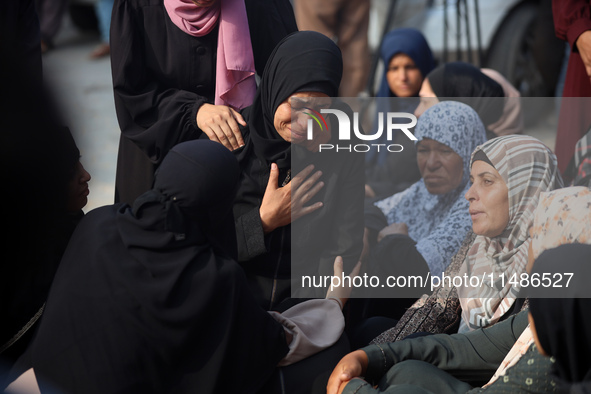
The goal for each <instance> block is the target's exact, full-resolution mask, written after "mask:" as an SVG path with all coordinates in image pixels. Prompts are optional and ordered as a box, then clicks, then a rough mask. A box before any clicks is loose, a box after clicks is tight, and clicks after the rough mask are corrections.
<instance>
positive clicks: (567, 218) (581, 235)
mask: <svg viewBox="0 0 591 394" xmlns="http://www.w3.org/2000/svg"><path fill="white" fill-rule="evenodd" d="M531 239H532V241H531V242H532V252H533V254H534V258H536V259H537V258H538V257H539V256H540V254H542V252H543V251H544V250H547V249H552V248H555V247H557V246H560V245H564V244H571V243H584V244H591V190H589V189H588V188H586V187H567V188H564V189H558V190H554V191H551V192H544V193H541V194H540V204H539V205H538V206H537V207H536V210H535V214H534V224H533V227H532V230H531ZM533 341H534V340H533V333H532V331H531V329H530V328H529V326H527V327H526V329H525V330H524V331H523V333H522V334H521V336H520V337H519V338H518V339H517V342H515V345H513V347H512V348H511V350H510V351H509V353H508V354H507V356H505V359H504V360H503V362H502V363H501V365H500V366H499V368H498V369H497V371H496V372H495V374H494V376H493V377H492V379H491V380H490V381H489V382H488V383H487V384H486V386H487V385H489V384H491V383H492V382H494V381H495V380H496V379H497V378H498V377H499V376H503V375H504V374H505V372H506V371H507V369H509V368H510V367H512V366H513V365H515V364H516V363H517V361H519V359H520V358H521V356H522V355H524V354H525V352H527V349H528V348H529V347H530V345H531V344H532V343H533ZM486 386H484V387H486Z"/></svg>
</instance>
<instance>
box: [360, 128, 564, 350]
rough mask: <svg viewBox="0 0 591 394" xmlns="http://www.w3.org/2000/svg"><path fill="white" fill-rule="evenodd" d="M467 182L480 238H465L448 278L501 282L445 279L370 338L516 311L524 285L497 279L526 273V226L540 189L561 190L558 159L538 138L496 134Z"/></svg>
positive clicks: (454, 327) (482, 321)
mask: <svg viewBox="0 0 591 394" xmlns="http://www.w3.org/2000/svg"><path fill="white" fill-rule="evenodd" d="M516 170H519V171H516ZM470 180H471V182H472V186H471V187H470V189H469V190H468V192H467V193H466V195H465V198H466V199H467V200H468V201H469V203H470V208H469V213H470V216H471V218H472V231H473V232H474V233H475V235H476V236H475V237H474V236H473V235H472V234H470V235H469V236H468V237H467V239H466V240H465V242H464V244H463V245H462V247H461V248H460V251H459V252H458V253H457V254H456V255H455V256H454V258H453V259H452V263H451V264H450V265H449V267H448V269H447V270H446V271H445V275H446V276H447V277H451V278H453V277H463V276H464V274H466V275H468V276H469V277H470V276H478V277H480V278H482V277H484V276H486V275H491V274H492V275H493V277H494V278H497V279H496V280H495V281H494V283H487V282H484V285H483V286H482V288H479V289H470V288H467V287H458V288H456V287H455V286H453V284H450V283H449V281H447V282H443V283H441V284H440V285H439V286H437V287H436V288H435V290H434V291H433V293H432V294H431V295H429V296H428V295H424V296H423V297H421V299H419V300H417V302H415V304H414V305H413V306H412V307H410V308H409V309H408V310H407V311H406V312H405V313H404V315H403V316H402V317H401V318H400V319H399V321H398V323H396V326H394V327H392V328H390V329H388V330H386V331H384V332H383V333H382V334H380V335H378V336H377V337H376V338H374V340H373V341H372V343H385V342H394V341H396V340H400V339H403V338H405V337H406V336H408V335H411V334H413V333H418V332H430V333H440V332H445V333H454V332H457V331H458V330H460V332H465V331H469V330H474V329H478V328H480V327H486V326H489V325H492V324H494V323H496V322H497V321H499V320H500V319H502V318H505V317H506V316H507V315H508V314H511V313H515V312H517V311H519V309H520V305H519V302H516V301H518V296H517V295H518V293H519V287H518V286H517V287H515V286H511V284H509V283H508V281H504V282H502V281H501V279H500V278H501V277H502V276H504V277H505V278H507V277H511V276H512V275H514V274H516V275H520V274H521V273H523V272H524V270H525V265H526V262H527V251H528V248H529V243H530V242H531V239H530V236H529V229H530V227H531V226H532V222H533V211H534V210H535V208H536V206H537V205H538V202H539V198H540V193H542V192H546V191H551V190H554V189H557V188H561V187H562V178H561V177H560V174H559V173H558V172H557V167H556V156H555V155H554V154H553V153H552V152H551V151H550V149H549V148H548V147H546V146H545V145H544V144H542V143H541V142H540V141H539V140H537V139H536V138H534V137H530V136H518V135H510V136H503V137H498V138H495V139H492V140H489V141H487V142H486V143H485V144H483V145H482V146H479V147H478V148H477V149H476V151H475V152H474V153H473V155H472V161H471V174H470ZM491 284H492V286H490V285H491Z"/></svg>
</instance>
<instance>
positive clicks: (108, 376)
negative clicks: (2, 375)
mask: <svg viewBox="0 0 591 394" xmlns="http://www.w3.org/2000/svg"><path fill="white" fill-rule="evenodd" d="M237 179H238V166H237V164H236V161H235V160H234V158H233V157H232V155H231V153H230V152H229V151H228V150H227V149H226V148H224V147H223V146H222V145H220V144H218V143H215V142H209V141H198V142H197V141H193V142H188V143H184V144H181V145H179V146H177V147H175V148H173V149H172V150H171V153H170V154H169V155H168V156H167V158H166V159H165V160H164V161H163V163H162V165H161V167H160V169H159V172H158V174H157V176H156V181H155V186H154V189H153V190H152V191H149V192H147V193H145V194H143V195H142V196H141V197H140V198H138V199H137V200H136V202H135V203H134V205H133V207H131V206H129V205H126V204H116V205H113V206H107V207H103V208H99V209H95V210H93V211H91V212H90V213H89V214H88V215H87V216H86V217H85V218H84V219H83V220H82V222H81V223H80V225H79V227H78V228H77V230H76V232H75V233H74V235H73V237H72V241H71V243H70V245H69V247H68V249H67V250H66V253H65V255H64V258H63V260H62V264H61V266H60V269H59V271H58V273H57V275H56V278H55V281H54V285H53V287H52V289H51V292H50V296H49V299H48V302H47V306H46V309H45V313H44V315H43V319H42V322H41V326H40V329H39V332H38V336H37V338H36V339H35V341H34V343H33V345H32V348H31V349H30V351H31V352H32V353H31V355H32V366H33V368H34V370H35V373H36V375H37V379H38V380H39V382H40V385H41V389H42V390H43V389H44V388H45V387H51V386H55V387H57V388H59V389H62V390H64V391H66V392H72V393H114V392H134V393H139V392H141V393H164V392H199V393H238V392H240V393H250V392H256V391H257V390H258V389H259V388H260V387H261V386H262V385H263V384H264V383H265V381H266V380H267V379H268V378H269V377H270V376H271V374H272V373H273V372H274V371H275V368H276V365H277V363H278V361H279V360H281V359H282V358H283V357H284V356H285V355H286V354H287V352H288V347H287V344H286V340H285V334H284V329H283V327H282V326H281V325H280V324H279V323H277V322H276V321H275V320H274V319H273V317H272V316H271V315H270V314H268V313H267V312H266V311H264V310H263V309H261V308H259V307H258V306H257V305H256V303H255V302H254V300H253V298H252V295H251V293H250V292H249V289H248V286H247V285H246V281H245V278H244V275H243V272H242V270H241V268H240V267H239V266H238V265H237V264H236V263H235V262H234V258H235V250H236V249H235V241H234V239H233V234H234V233H233V227H232V226H233V220H232V213H231V210H230V207H231V201H232V198H233V195H234V192H235V186H236V181H237Z"/></svg>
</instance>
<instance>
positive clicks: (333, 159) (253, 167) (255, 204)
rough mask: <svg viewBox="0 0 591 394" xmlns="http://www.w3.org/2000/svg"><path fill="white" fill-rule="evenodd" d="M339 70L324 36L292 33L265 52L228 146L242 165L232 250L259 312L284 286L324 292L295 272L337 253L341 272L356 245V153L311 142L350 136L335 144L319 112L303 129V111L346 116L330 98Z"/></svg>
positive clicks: (319, 269)
mask: <svg viewBox="0 0 591 394" xmlns="http://www.w3.org/2000/svg"><path fill="white" fill-rule="evenodd" d="M342 69H343V64H342V57H341V53H340V50H339V48H338V47H337V45H336V44H335V43H334V42H333V41H332V40H330V39H329V38H327V37H326V36H324V35H322V34H320V33H317V32H312V31H302V32H296V33H293V34H291V35H289V36H287V37H286V38H285V39H284V40H283V41H281V42H280V43H279V45H278V46H277V47H276V48H275V50H274V52H273V53H272V54H271V56H270V57H269V61H268V62H267V65H266V67H265V72H264V73H263V76H262V79H261V82H260V85H259V88H258V90H257V94H256V96H255V99H254V102H253V104H252V106H250V107H247V108H246V109H245V110H244V111H243V112H242V114H243V116H244V119H245V120H246V123H247V124H248V126H246V127H243V128H242V129H241V131H242V135H243V138H244V142H245V146H244V147H243V148H240V149H238V150H236V151H234V153H235V154H236V155H237V157H238V160H239V163H240V167H241V169H242V175H241V178H240V187H239V189H238V195H237V198H236V201H235V204H234V216H235V218H236V232H237V240H238V257H239V262H240V263H241V264H242V266H243V268H244V270H245V271H246V273H247V276H248V278H249V280H250V282H251V284H252V288H253V291H254V292H255V296H256V297H257V299H258V300H259V302H260V304H261V306H263V307H264V308H267V309H273V308H275V307H276V306H277V305H278V304H279V303H281V302H282V301H284V300H286V299H287V298H289V297H290V289H291V290H293V291H292V294H297V296H298V297H315V296H316V295H318V294H322V292H324V291H325V290H324V289H323V290H322V291H319V289H315V288H310V287H307V288H306V287H304V286H301V280H300V279H301V278H300V276H301V275H322V276H324V275H330V274H331V272H332V261H333V260H334V259H335V257H336V256H342V257H343V260H344V264H345V272H346V273H348V272H350V271H351V269H352V268H353V266H354V265H355V264H356V263H357V261H358V258H359V255H360V252H361V248H362V237H363V198H364V156H363V154H361V153H356V152H354V151H351V152H349V151H347V150H340V151H338V152H337V151H336V149H332V150H329V151H327V150H322V149H320V148H319V147H320V145H319V144H332V145H333V146H336V145H337V144H341V145H344V144H345V143H346V145H347V146H349V145H350V144H353V143H354V142H355V141H353V140H351V141H339V140H338V135H337V127H336V126H337V122H336V119H333V126H334V127H332V128H331V126H330V120H331V117H330V116H327V115H326V114H325V115H324V117H325V118H326V119H327V124H328V127H327V129H328V130H327V131H328V132H326V131H318V130H316V132H315V133H314V138H313V139H311V140H308V139H307V138H306V131H305V127H306V120H307V119H311V118H308V117H307V116H308V115H306V112H307V110H310V109H312V110H313V111H316V112H318V113H320V112H321V110H322V109H324V108H333V109H334V108H336V109H340V110H342V111H344V112H348V115H350V116H349V119H351V120H352V119H353V116H351V113H350V109H349V108H348V106H346V105H345V104H343V103H342V102H339V101H338V100H334V99H331V98H332V97H335V96H336V95H337V94H338V88H339V84H340V81H341V75H342ZM290 104H291V105H290ZM311 112H312V111H311ZM310 164H313V166H314V167H313V168H312V167H310V166H309V165H310ZM292 177H293V179H292ZM300 185H301V187H300ZM300 197H301V198H302V199H300ZM292 268H293V269H292ZM293 273H295V275H294V274H293ZM300 274H301V275H300ZM290 282H291V283H290ZM296 287H297V288H296Z"/></svg>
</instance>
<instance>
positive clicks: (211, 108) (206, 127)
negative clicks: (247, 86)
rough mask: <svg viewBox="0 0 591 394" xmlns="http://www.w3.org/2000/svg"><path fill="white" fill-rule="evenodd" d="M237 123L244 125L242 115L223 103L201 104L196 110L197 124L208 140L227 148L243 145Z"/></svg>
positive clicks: (233, 148)
mask: <svg viewBox="0 0 591 394" xmlns="http://www.w3.org/2000/svg"><path fill="white" fill-rule="evenodd" d="M238 123H240V124H241V125H242V126H246V122H245V121H244V118H243V117H242V115H241V114H240V113H238V112H237V111H235V110H234V109H233V108H230V107H227V106H225V105H213V104H203V105H202V106H201V107H200V108H199V111H197V126H198V127H199V128H200V129H201V130H202V131H203V132H204V133H205V134H207V136H208V137H209V139H210V140H212V141H215V142H219V143H220V144H222V145H224V146H225V147H226V148H228V149H229V150H235V149H238V148H240V147H241V146H244V140H243V139H242V133H241V132H240V128H239V126H238Z"/></svg>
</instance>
